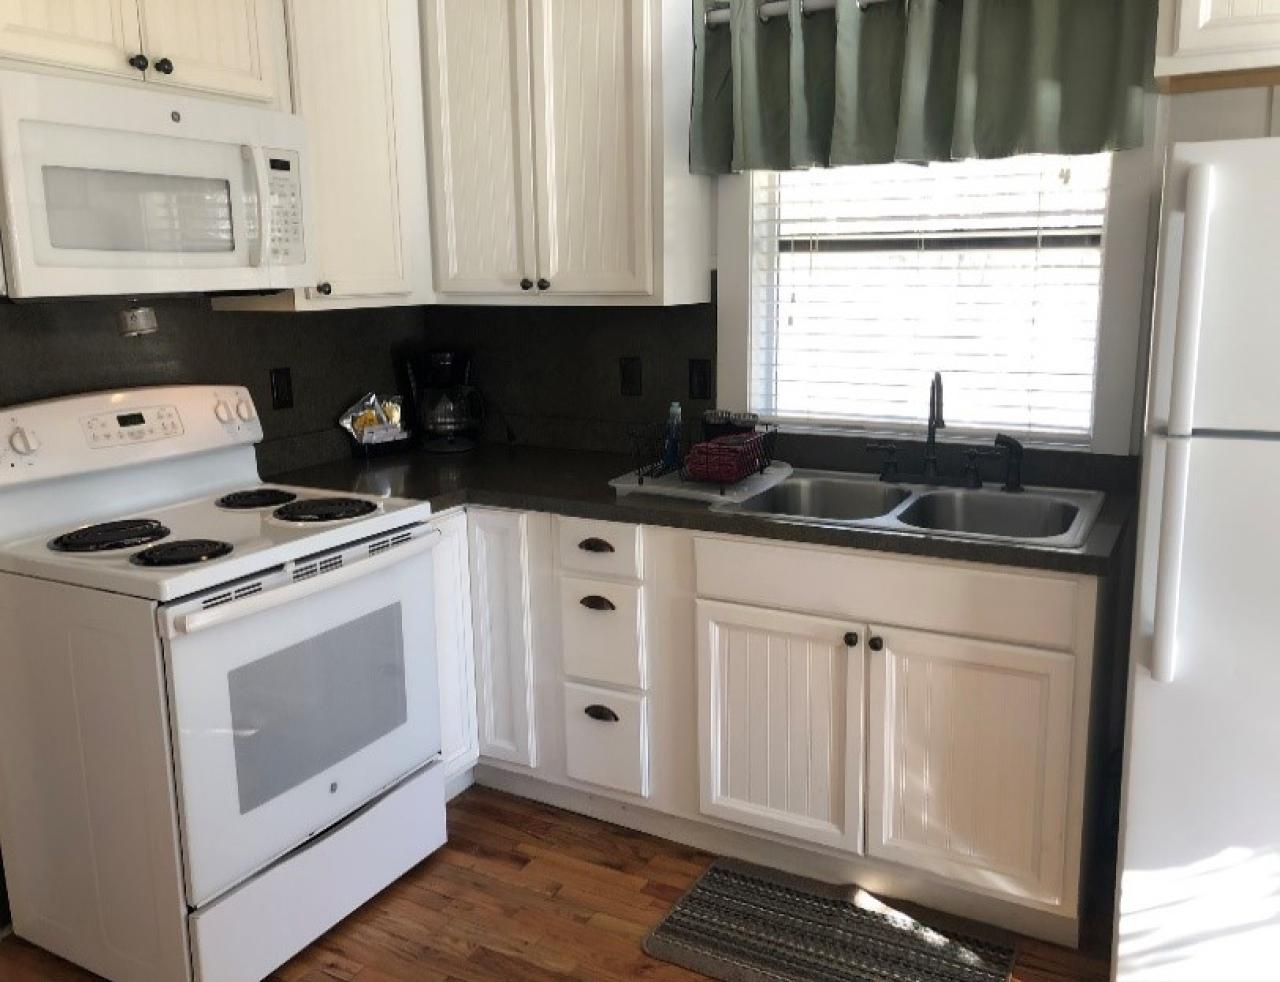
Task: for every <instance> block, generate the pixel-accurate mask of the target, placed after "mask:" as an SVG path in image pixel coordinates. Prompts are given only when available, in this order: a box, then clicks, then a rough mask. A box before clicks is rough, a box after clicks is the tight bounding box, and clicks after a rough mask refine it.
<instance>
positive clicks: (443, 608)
mask: <svg viewBox="0 0 1280 982" xmlns="http://www.w3.org/2000/svg"><path fill="white" fill-rule="evenodd" d="M431 527H432V528H434V529H436V530H438V531H439V532H440V535H441V541H440V544H439V545H438V546H436V548H435V549H434V550H433V551H432V553H431V555H432V559H433V561H434V564H435V568H434V570H433V573H434V576H435V583H434V586H435V622H436V624H435V626H436V664H437V666H438V667H439V671H440V742H441V750H442V756H443V760H444V772H445V777H446V778H450V777H454V776H455V775H457V774H461V773H462V772H463V771H466V770H469V769H470V768H471V767H472V766H474V765H475V762H476V758H477V757H478V756H479V755H480V746H479V741H478V737H477V733H476V687H475V674H476V672H475V654H474V648H473V645H472V640H471V638H472V635H471V569H470V564H469V562H468V559H467V554H468V552H469V549H468V548H467V516H466V514H465V513H463V512H456V513H455V514H453V515H446V516H445V517H443V518H438V519H435V520H434V521H432V522H431Z"/></svg>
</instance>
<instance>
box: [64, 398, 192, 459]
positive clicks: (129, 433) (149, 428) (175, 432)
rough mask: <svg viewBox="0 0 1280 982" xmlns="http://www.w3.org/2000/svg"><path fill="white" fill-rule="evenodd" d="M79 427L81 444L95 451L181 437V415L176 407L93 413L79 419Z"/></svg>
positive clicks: (146, 407) (149, 407)
mask: <svg viewBox="0 0 1280 982" xmlns="http://www.w3.org/2000/svg"><path fill="white" fill-rule="evenodd" d="M80 427H81V429H82V430H83V431H84V438H85V441H86V442H87V443H88V444H89V446H90V447H92V448H93V449H95V450H105V449H107V448H109V447H120V446H128V445H129V444H131V443H144V442H148V441H151V440H169V439H172V438H173V437H179V436H182V434H183V428H182V414H181V413H180V412H178V407H177V406H144V407H141V408H136V409H135V408H130V409H128V410H125V411H122V412H106V413H96V414H94V415H93V416H85V417H82V418H81V420H80Z"/></svg>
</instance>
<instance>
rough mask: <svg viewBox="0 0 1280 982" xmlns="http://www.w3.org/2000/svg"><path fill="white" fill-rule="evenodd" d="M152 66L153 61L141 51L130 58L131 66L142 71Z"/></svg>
mask: <svg viewBox="0 0 1280 982" xmlns="http://www.w3.org/2000/svg"><path fill="white" fill-rule="evenodd" d="M150 66H151V62H150V61H148V60H147V56H146V55H144V54H142V53H141V52H139V53H138V54H136V55H134V56H133V57H132V58H130V59H129V67H131V68H136V69H137V70H138V71H140V72H145V71H146V70H147V69H148V68H149V67H150Z"/></svg>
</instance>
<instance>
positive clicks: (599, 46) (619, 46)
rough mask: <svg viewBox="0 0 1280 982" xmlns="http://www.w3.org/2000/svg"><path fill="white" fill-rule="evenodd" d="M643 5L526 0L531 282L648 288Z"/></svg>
mask: <svg viewBox="0 0 1280 982" xmlns="http://www.w3.org/2000/svg"><path fill="white" fill-rule="evenodd" d="M646 7H647V5H646V4H645V3H641V2H637V0H533V4H532V10H533V32H532V43H533V59H532V66H533V105H534V119H535V122H536V126H535V128H534V138H535V147H534V150H535V168H534V172H535V174H536V175H537V203H538V209H537V211H538V229H539V235H538V273H539V277H540V279H541V280H542V282H544V283H547V284H548V286H546V287H543V286H542V285H541V283H539V284H537V286H538V289H547V290H551V291H556V292H561V293H588V294H589V293H624V294H628V293H629V294H645V293H649V292H650V291H651V290H652V288H653V249H652V244H651V242H650V235H651V234H652V231H653V226H652V223H651V222H650V221H649V220H648V216H649V214H650V207H651V206H650V189H651V187H652V183H653V182H652V177H651V174H652V169H653V166H652V165H653V158H652V155H651V154H650V151H649V146H650V137H651V132H652V130H651V127H650V125H649V106H650V99H649V62H648V58H647V57H646V53H647V51H648V49H649V24H648V18H647V16H646V15H647V10H646Z"/></svg>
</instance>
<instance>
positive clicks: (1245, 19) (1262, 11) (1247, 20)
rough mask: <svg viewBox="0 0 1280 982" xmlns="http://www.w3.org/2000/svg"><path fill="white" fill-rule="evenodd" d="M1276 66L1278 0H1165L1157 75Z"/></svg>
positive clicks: (1278, 52)
mask: <svg viewBox="0 0 1280 982" xmlns="http://www.w3.org/2000/svg"><path fill="white" fill-rule="evenodd" d="M1278 67H1280V0H1161V3H1160V18H1159V27H1158V30H1157V35H1156V64H1155V73H1156V75H1157V76H1158V77H1169V76H1175V75H1199V74H1205V73H1211V72H1226V71H1242V70H1248V69H1257V68H1278ZM1250 84H1256V82H1255V83H1250Z"/></svg>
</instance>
